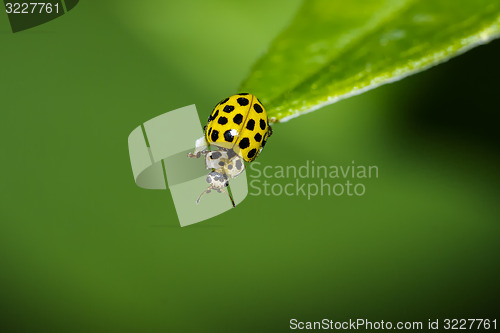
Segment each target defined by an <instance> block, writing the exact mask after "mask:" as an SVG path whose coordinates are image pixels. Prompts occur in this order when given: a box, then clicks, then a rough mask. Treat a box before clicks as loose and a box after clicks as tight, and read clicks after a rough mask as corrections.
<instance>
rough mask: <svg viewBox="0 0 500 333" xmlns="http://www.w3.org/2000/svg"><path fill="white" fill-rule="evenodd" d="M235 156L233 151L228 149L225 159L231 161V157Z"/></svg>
mask: <svg viewBox="0 0 500 333" xmlns="http://www.w3.org/2000/svg"><path fill="white" fill-rule="evenodd" d="M235 156H236V153H235V152H234V150H232V149H229V150H228V151H227V157H228V158H229V159H232V158H233V157H235Z"/></svg>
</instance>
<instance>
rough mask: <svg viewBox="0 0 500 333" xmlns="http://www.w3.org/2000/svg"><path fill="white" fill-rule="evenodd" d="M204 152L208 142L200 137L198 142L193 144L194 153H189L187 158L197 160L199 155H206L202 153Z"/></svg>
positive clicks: (206, 149)
mask: <svg viewBox="0 0 500 333" xmlns="http://www.w3.org/2000/svg"><path fill="white" fill-rule="evenodd" d="M204 151H208V142H207V140H206V139H205V136H202V137H201V138H199V139H198V140H196V142H195V144H194V151H193V152H192V153H189V154H188V157H196V158H199V157H200V153H201V154H206V153H204Z"/></svg>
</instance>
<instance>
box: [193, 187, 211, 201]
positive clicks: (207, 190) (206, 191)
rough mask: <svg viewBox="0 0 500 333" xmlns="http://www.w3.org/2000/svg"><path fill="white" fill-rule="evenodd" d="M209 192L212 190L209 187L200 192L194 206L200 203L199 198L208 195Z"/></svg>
mask: <svg viewBox="0 0 500 333" xmlns="http://www.w3.org/2000/svg"><path fill="white" fill-rule="evenodd" d="M211 190H212V188H211V187H209V188H207V189H206V190H205V191H203V192H201V194H200V196H199V197H198V200H196V204H199V203H200V200H201V197H202V196H203V194H205V193H208V192H209V191H211Z"/></svg>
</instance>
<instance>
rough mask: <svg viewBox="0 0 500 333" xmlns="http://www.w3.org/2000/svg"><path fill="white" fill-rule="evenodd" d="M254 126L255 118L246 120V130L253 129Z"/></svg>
mask: <svg viewBox="0 0 500 333" xmlns="http://www.w3.org/2000/svg"><path fill="white" fill-rule="evenodd" d="M254 127H255V120H253V119H250V120H249V121H248V122H247V130H250V131H253V129H254Z"/></svg>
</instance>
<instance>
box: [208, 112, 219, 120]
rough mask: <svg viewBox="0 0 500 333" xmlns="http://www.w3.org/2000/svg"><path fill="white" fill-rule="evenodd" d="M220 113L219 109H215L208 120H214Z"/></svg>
mask: <svg viewBox="0 0 500 333" xmlns="http://www.w3.org/2000/svg"><path fill="white" fill-rule="evenodd" d="M218 114H219V110H215V111H214V112H213V113H212V114H211V115H210V116H209V117H208V121H209V122H210V121H212V120H214V119H215V118H217V115H218Z"/></svg>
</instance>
